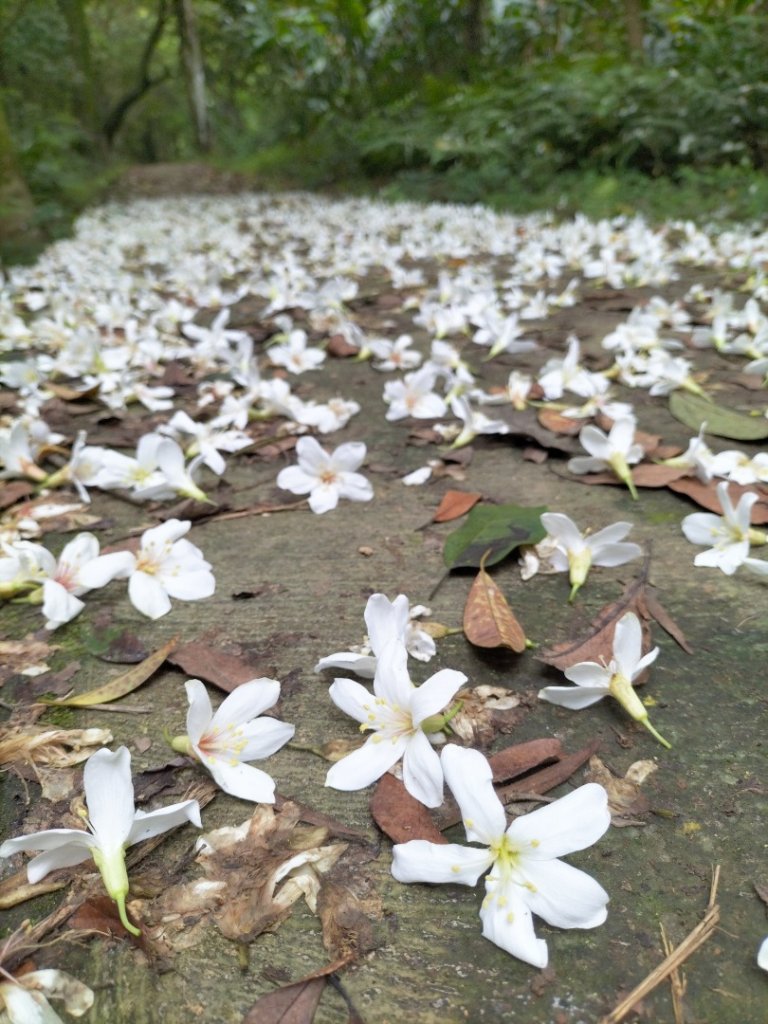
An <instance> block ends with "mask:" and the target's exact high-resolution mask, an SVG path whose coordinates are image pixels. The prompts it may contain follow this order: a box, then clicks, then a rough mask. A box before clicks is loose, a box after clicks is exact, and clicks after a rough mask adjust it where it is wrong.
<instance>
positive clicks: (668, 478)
mask: <svg viewBox="0 0 768 1024" xmlns="http://www.w3.org/2000/svg"><path fill="white" fill-rule="evenodd" d="M631 468H632V480H633V482H634V484H635V486H636V487H671V488H672V490H676V489H677V488H676V487H674V486H673V484H674V483H675V482H677V481H679V480H681V479H691V477H686V476H685V474H686V473H687V472H688V470H687V469H680V468H679V467H676V466H662V465H659V464H657V463H655V462H641V463H640V464H639V465H637V466H632V467H631ZM569 479H574V480H576V482H577V483H580V484H590V485H591V484H611V485H615V486H618V487H624V486H626V485H625V484H624V483H622V481H621V480H619V478H618V477H617V476H615V475H614V474H613V473H586V474H584V475H582V476H573V477H569Z"/></svg>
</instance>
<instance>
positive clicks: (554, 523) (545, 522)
mask: <svg viewBox="0 0 768 1024" xmlns="http://www.w3.org/2000/svg"><path fill="white" fill-rule="evenodd" d="M541 525H542V526H543V527H544V529H545V530H546V531H547V533H548V534H549V535H550V537H554V538H555V540H557V541H559V542H560V543H561V544H562V545H563V547H565V548H568V549H571V550H575V551H578V550H580V549H581V548H583V547H584V538H583V537H582V535H581V530H580V529H579V528H578V526H577V525H576V523H574V521H573V520H572V519H571V518H570V517H569V516H566V515H563V513H562V512H544V513H543V515H542V516H541Z"/></svg>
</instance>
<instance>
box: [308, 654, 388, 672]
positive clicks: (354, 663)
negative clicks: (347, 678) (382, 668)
mask: <svg viewBox="0 0 768 1024" xmlns="http://www.w3.org/2000/svg"><path fill="white" fill-rule="evenodd" d="M328 668H340V669H344V670H345V671H347V672H354V673H356V675H358V676H362V678H363V679H373V677H374V675H375V674H376V659H375V658H373V657H371V655H370V654H356V653H355V652H354V651H339V652H338V653H337V654H329V655H328V656H327V657H325V658H321V659H320V661H318V663H317V664H316V665H315V669H314V671H315V672H323V671H325V669H328Z"/></svg>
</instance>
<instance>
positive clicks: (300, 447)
mask: <svg viewBox="0 0 768 1024" xmlns="http://www.w3.org/2000/svg"><path fill="white" fill-rule="evenodd" d="M296 456H297V458H298V460H299V463H300V465H301V468H302V469H303V470H304V472H305V473H307V474H308V475H312V476H313V477H319V476H321V475H322V474H323V473H325V472H326V471H327V470H328V468H329V462H330V457H329V455H328V453H327V452H326V451H325V449H324V448H323V447H322V446H321V445H320V444H318V442H317V441H316V440H315V439H314V437H300V438H299V440H298V441H297V442H296Z"/></svg>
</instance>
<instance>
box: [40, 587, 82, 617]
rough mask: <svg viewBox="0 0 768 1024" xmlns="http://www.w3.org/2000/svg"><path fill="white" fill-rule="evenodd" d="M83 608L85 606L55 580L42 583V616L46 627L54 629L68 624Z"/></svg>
mask: <svg viewBox="0 0 768 1024" xmlns="http://www.w3.org/2000/svg"><path fill="white" fill-rule="evenodd" d="M83 608H85V604H84V603H83V602H82V601H81V600H80V599H79V598H77V597H75V596H74V594H70V592H69V591H68V590H67V589H66V587H63V586H62V585H61V583H57V582H56V580H45V581H44V582H43V615H44V616H45V618H46V619H47V622H46V627H47V628H48V629H56V628H57V627H58V626H61V625H62V623H64V622H70V621H71V620H72V619H74V617H75V616H76V615H79V614H80V612H81V611H82V610H83Z"/></svg>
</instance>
